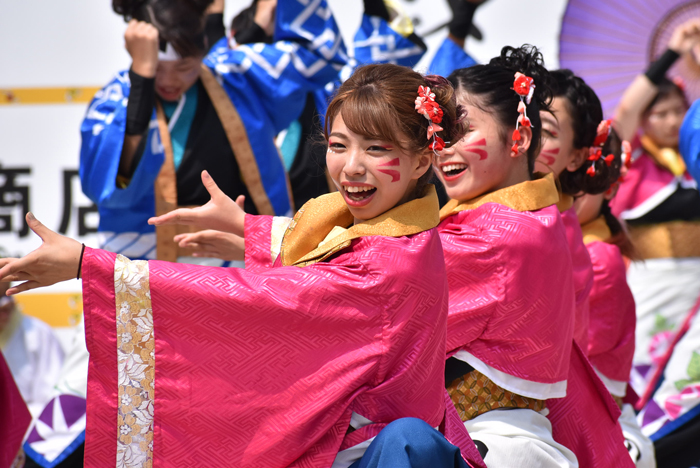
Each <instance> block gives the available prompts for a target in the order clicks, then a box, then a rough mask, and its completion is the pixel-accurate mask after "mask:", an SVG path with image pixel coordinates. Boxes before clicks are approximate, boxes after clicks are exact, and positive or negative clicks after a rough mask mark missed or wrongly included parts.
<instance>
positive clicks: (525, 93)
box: [510, 72, 535, 154]
mask: <svg viewBox="0 0 700 468" xmlns="http://www.w3.org/2000/svg"><path fill="white" fill-rule="evenodd" d="M534 81H535V80H533V79H532V78H530V77H529V76H527V75H524V74H522V73H520V72H516V73H515V81H514V82H513V91H515V92H516V93H517V94H518V96H520V102H519V103H518V114H520V115H518V120H517V121H516V122H515V130H514V131H513V146H512V147H511V149H510V150H511V151H512V152H513V153H515V154H518V142H519V141H520V140H521V139H522V137H521V136H520V126H521V125H522V126H523V127H526V128H529V127H532V123H531V122H530V119H529V118H528V116H527V106H526V105H525V104H526V103H527V104H528V105H529V104H530V102H531V101H532V96H533V95H534V94H535V83H534Z"/></svg>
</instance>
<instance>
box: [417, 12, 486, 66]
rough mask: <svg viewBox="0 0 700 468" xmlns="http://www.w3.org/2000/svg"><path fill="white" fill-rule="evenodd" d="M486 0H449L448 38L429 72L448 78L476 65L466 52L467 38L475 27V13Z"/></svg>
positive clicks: (432, 62) (436, 53)
mask: <svg viewBox="0 0 700 468" xmlns="http://www.w3.org/2000/svg"><path fill="white" fill-rule="evenodd" d="M485 1H486V0H447V3H448V5H449V6H450V10H452V19H451V20H450V22H449V23H448V25H447V26H448V34H447V37H446V38H445V39H444V40H443V41H442V44H441V45H440V48H439V49H438V50H437V52H435V56H434V57H433V60H432V61H431V62H430V67H429V70H430V72H431V73H435V74H436V75H442V76H448V75H449V74H450V73H452V72H453V71H455V70H459V69H460V68H468V67H471V66H472V65H476V61H475V60H474V59H473V58H472V57H471V56H470V55H469V54H468V53H467V52H466V51H465V50H464V47H465V43H466V40H467V36H468V35H469V31H470V30H471V28H472V27H473V19H474V13H475V12H476V9H477V8H478V7H479V5H481V4H482V3H484V2H485Z"/></svg>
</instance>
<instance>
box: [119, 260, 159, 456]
mask: <svg viewBox="0 0 700 468" xmlns="http://www.w3.org/2000/svg"><path fill="white" fill-rule="evenodd" d="M114 289H115V296H116V307H117V319H116V320H117V360H118V362H119V366H118V373H119V394H118V396H117V398H118V405H119V406H118V412H117V421H118V422H117V425H118V429H119V439H118V441H117V467H118V468H136V467H143V466H145V467H152V466H153V404H154V400H155V388H154V384H155V338H154V336H153V310H152V309H151V295H150V286H149V281H148V262H146V261H143V260H141V261H135V262H131V261H129V260H128V259H127V258H126V257H124V256H122V255H119V256H118V257H117V259H116V262H115V265H114Z"/></svg>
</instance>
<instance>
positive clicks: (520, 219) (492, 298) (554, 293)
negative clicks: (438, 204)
mask: <svg viewBox="0 0 700 468" xmlns="http://www.w3.org/2000/svg"><path fill="white" fill-rule="evenodd" d="M438 229H439V230H440V237H441V240H442V244H443V249H444V251H445V262H446V266H447V278H448V284H449V290H450V313H449V317H448V325H447V329H448V333H447V350H448V353H449V352H451V351H455V350H460V349H462V350H466V351H468V352H469V353H470V354H471V355H473V356H474V357H475V358H476V359H478V360H479V361H480V362H482V363H484V364H486V365H488V366H490V367H492V368H494V369H496V370H497V371H499V372H503V373H505V374H508V375H509V376H515V377H517V378H519V379H523V380H527V381H529V382H535V387H537V388H536V389H534V390H532V392H533V393H534V394H532V395H528V394H526V396H532V397H534V398H539V399H546V398H548V396H547V395H550V396H563V394H564V389H565V385H566V384H565V380H566V375H567V371H568V365H569V353H570V350H571V336H572V329H573V312H572V311H573V284H572V276H571V259H570V256H569V252H568V247H567V244H566V238H565V236H564V230H563V227H562V226H561V219H560V217H559V214H558V213H557V212H556V209H555V208H554V207H549V208H545V209H542V210H539V211H537V212H524V213H521V212H517V211H515V210H512V209H510V208H507V207H505V206H503V205H498V204H495V203H491V204H486V205H483V206H481V207H479V208H477V209H475V210H471V211H463V212H461V213H458V214H456V215H454V216H452V217H450V218H447V219H445V220H444V221H443V222H442V224H441V225H440V226H439V227H438ZM470 364H471V365H472V366H473V367H475V368H477V366H476V365H475V363H472V362H470ZM477 370H479V371H480V372H482V373H484V374H486V375H487V376H488V377H489V378H490V379H492V380H494V382H497V384H498V385H500V386H503V387H504V388H507V389H509V390H511V391H514V392H516V393H519V394H523V389H522V387H521V388H509V387H511V386H510V385H509V383H508V382H507V381H504V380H502V379H499V378H498V376H497V375H489V373H488V371H482V369H479V368H477ZM504 378H505V379H506V380H507V377H504ZM537 383H542V384H545V385H555V384H556V385H555V387H556V389H554V387H552V388H550V387H547V388H545V387H542V386H538V385H537Z"/></svg>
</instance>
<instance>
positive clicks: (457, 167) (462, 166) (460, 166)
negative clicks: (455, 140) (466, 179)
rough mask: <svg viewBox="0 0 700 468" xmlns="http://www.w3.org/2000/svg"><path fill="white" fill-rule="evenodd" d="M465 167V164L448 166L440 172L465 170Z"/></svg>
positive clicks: (443, 167)
mask: <svg viewBox="0 0 700 468" xmlns="http://www.w3.org/2000/svg"><path fill="white" fill-rule="evenodd" d="M466 168H467V165H466V164H450V165H448V166H442V167H441V169H442V172H445V173H447V172H450V171H459V170H460V169H466Z"/></svg>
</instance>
